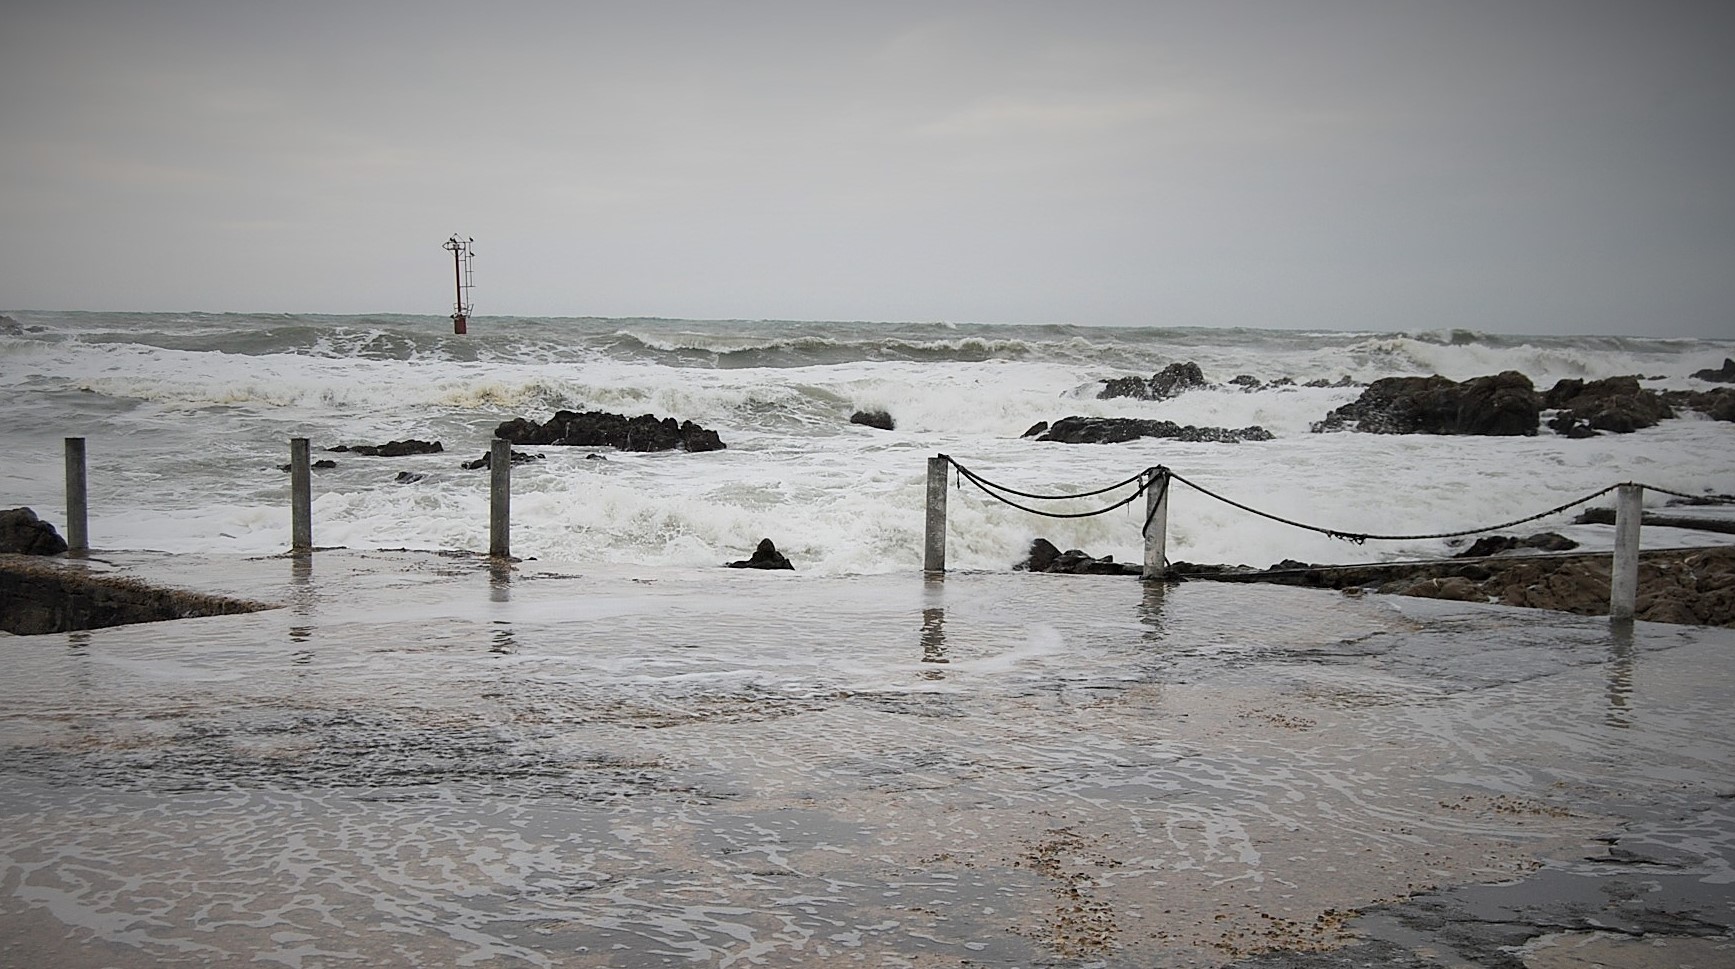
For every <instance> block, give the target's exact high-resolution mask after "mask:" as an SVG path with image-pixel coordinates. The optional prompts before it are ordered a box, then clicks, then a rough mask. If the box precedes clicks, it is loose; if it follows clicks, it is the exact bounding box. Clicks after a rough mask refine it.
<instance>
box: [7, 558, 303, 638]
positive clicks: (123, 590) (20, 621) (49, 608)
mask: <svg viewBox="0 0 1735 969" xmlns="http://www.w3.org/2000/svg"><path fill="white" fill-rule="evenodd" d="M274 608H277V606H276V605H274V604H272V603H265V602H253V601H249V600H246V599H233V598H229V597H226V596H218V595H211V594H208V593H203V592H191V591H188V590H185V589H170V588H162V587H159V586H153V585H150V584H148V583H145V582H141V581H139V580H138V579H133V578H128V577H125V576H119V575H106V574H101V573H96V572H92V571H90V570H89V569H88V568H87V567H86V563H84V562H82V561H79V560H73V559H61V558H52V559H45V558H41V557H38V556H27V555H0V630H4V631H6V632H8V633H12V634H13V635H18V636H33V635H39V634H42V633H63V632H71V631H73V630H79V629H102V628H105V627H108V626H123V625H127V624H129V623H139V622H162V621H164V620H169V619H191V618H195V617H198V616H230V615H236V614H239V613H246V612H258V611H260V610H262V609H274Z"/></svg>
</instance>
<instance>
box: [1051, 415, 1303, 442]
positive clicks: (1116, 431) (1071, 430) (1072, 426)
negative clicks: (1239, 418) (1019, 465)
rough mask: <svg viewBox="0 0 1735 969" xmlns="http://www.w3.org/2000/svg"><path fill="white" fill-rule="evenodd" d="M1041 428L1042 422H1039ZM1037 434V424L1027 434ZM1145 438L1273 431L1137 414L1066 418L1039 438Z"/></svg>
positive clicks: (1236, 437) (1217, 438) (1230, 438)
mask: <svg viewBox="0 0 1735 969" xmlns="http://www.w3.org/2000/svg"><path fill="white" fill-rule="evenodd" d="M1038 427H1040V425H1038ZM1035 433H1037V428H1035V427H1033V428H1031V429H1030V431H1028V432H1026V434H1025V436H1026V437H1028V436H1030V434H1035ZM1141 437H1160V438H1169V439H1172V440H1176V441H1189V442H1199V441H1204V442H1210V443H1216V444H1239V443H1241V442H1242V441H1269V440H1271V437H1272V434H1271V432H1270V431H1268V430H1266V429H1265V428H1263V427H1259V426H1258V425H1254V426H1252V427H1242V428H1227V427H1194V426H1193V425H1191V424H1185V425H1183V424H1176V423H1175V422H1174V421H1155V420H1145V419H1142V418H1136V417H1063V418H1061V419H1060V420H1058V421H1055V422H1054V424H1053V425H1052V426H1050V427H1049V428H1047V430H1046V431H1044V432H1042V433H1040V435H1039V436H1038V437H1037V438H1036V439H1037V440H1038V441H1059V442H1060V443H1062V444H1118V443H1120V442H1122V441H1132V440H1136V439H1138V438H1141Z"/></svg>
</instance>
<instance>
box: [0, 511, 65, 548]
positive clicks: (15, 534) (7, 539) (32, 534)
mask: <svg viewBox="0 0 1735 969" xmlns="http://www.w3.org/2000/svg"><path fill="white" fill-rule="evenodd" d="M64 551H66V539H64V538H61V537H60V533H59V532H57V531H55V530H54V526H53V525H51V524H49V523H48V522H45V521H43V520H42V519H40V518H37V517H36V511H35V510H34V509H31V508H8V509H6V510H5V511H0V552H12V553H14V554H17V555H59V554H60V553H61V552H64Z"/></svg>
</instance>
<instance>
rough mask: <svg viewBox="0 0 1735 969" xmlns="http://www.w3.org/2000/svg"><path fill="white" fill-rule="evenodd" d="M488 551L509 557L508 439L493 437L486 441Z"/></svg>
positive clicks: (510, 472) (510, 484) (490, 554)
mask: <svg viewBox="0 0 1735 969" xmlns="http://www.w3.org/2000/svg"><path fill="white" fill-rule="evenodd" d="M488 482H489V489H488V494H489V502H488V555H489V556H490V557H492V558H497V559H508V558H511V557H512V537H511V531H512V442H511V441H507V440H504V439H502V438H498V437H497V438H495V439H494V441H493V443H492V444H490V445H488Z"/></svg>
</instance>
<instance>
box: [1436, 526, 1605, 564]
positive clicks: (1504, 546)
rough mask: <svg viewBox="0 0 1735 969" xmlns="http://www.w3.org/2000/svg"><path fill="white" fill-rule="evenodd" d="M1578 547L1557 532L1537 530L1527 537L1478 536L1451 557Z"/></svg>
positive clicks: (1560, 549) (1559, 550) (1462, 557)
mask: <svg viewBox="0 0 1735 969" xmlns="http://www.w3.org/2000/svg"><path fill="white" fill-rule="evenodd" d="M1577 547H1578V543H1577V542H1575V541H1573V540H1572V539H1570V538H1567V537H1566V536H1565V535H1562V534H1560V533H1559V532H1538V533H1537V534H1535V535H1532V536H1530V537H1529V538H1518V537H1517V536H1515V535H1484V536H1482V537H1481V538H1478V539H1477V540H1476V541H1475V542H1474V543H1473V544H1472V545H1471V546H1470V547H1469V548H1467V549H1465V550H1464V551H1462V552H1459V553H1457V554H1456V555H1453V556H1452V557H1453V558H1458V559H1468V558H1482V557H1485V556H1489V555H1499V554H1500V553H1501V552H1510V551H1511V550H1513V549H1515V548H1533V549H1536V550H1538V551H1542V552H1566V551H1570V550H1572V549H1575V548H1577Z"/></svg>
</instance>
